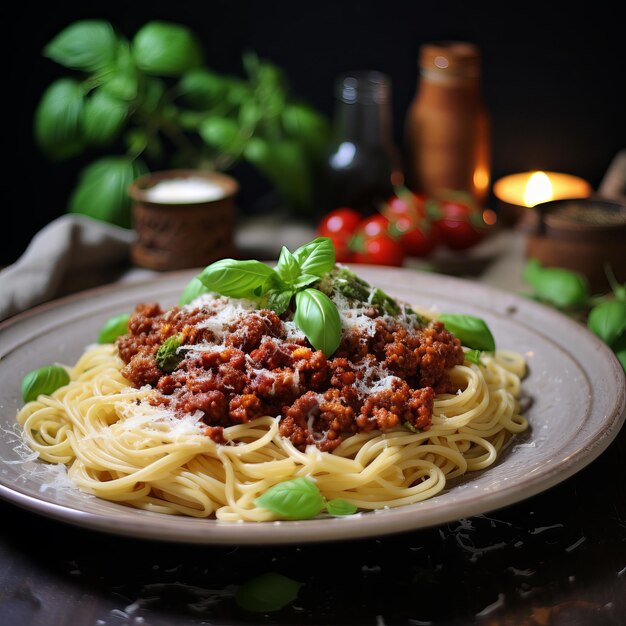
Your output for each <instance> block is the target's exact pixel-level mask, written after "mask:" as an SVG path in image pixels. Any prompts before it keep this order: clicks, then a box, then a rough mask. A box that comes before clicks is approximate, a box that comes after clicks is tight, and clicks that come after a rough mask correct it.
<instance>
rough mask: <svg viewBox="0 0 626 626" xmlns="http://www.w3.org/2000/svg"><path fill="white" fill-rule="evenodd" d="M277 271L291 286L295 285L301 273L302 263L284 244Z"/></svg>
mask: <svg viewBox="0 0 626 626" xmlns="http://www.w3.org/2000/svg"><path fill="white" fill-rule="evenodd" d="M276 273H277V274H278V275H279V276H280V278H281V279H282V280H283V281H284V282H285V283H286V284H287V285H289V286H293V285H294V283H295V281H296V279H297V278H298V275H299V274H300V264H299V263H298V261H296V259H295V257H294V256H293V254H291V252H289V250H288V249H287V248H286V247H285V246H283V247H282V248H281V250H280V255H279V257H278V263H277V264H276Z"/></svg>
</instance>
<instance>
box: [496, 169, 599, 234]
mask: <svg viewBox="0 0 626 626" xmlns="http://www.w3.org/2000/svg"><path fill="white" fill-rule="evenodd" d="M592 191H593V190H592V187H591V185H590V184H589V183H588V182H587V181H586V180H584V179H583V178H579V177H578V176H573V175H571V174H563V173H561V172H542V171H534V172H520V173H519V174H510V175H509V176H504V177H503V178H501V179H500V180H498V181H496V182H495V183H494V186H493V193H494V195H495V196H496V198H497V199H498V200H499V201H500V213H501V216H502V218H503V220H502V221H504V222H505V223H507V222H508V223H515V222H516V221H517V220H518V219H519V218H520V217H521V216H522V213H523V211H524V209H525V208H527V207H533V206H535V205H536V204H540V203H541V202H548V201H550V200H561V199H565V198H568V199H573V198H587V197H588V196H589V195H590V194H591V192H592Z"/></svg>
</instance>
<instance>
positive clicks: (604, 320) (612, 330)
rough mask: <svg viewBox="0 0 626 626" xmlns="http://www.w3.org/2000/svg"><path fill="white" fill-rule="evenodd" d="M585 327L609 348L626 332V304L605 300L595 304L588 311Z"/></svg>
mask: <svg viewBox="0 0 626 626" xmlns="http://www.w3.org/2000/svg"><path fill="white" fill-rule="evenodd" d="M587 327H588V328H589V330H590V331H591V332H592V333H594V334H595V335H597V336H598V337H600V339H602V341H604V343H606V344H607V345H609V346H611V345H612V344H613V342H614V341H615V340H616V339H617V338H618V337H619V336H620V335H621V334H622V333H623V332H624V331H625V330H626V302H622V301H621V300H607V301H606V302H601V303H600V304H597V305H596V306H594V307H593V308H592V309H591V311H589V316H588V318H587Z"/></svg>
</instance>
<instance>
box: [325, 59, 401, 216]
mask: <svg viewBox="0 0 626 626" xmlns="http://www.w3.org/2000/svg"><path fill="white" fill-rule="evenodd" d="M400 161H401V158H400V151H399V149H398V148H397V146H396V144H395V142H394V140H393V129H392V114H391V81H390V79H389V77H388V76H386V75H385V74H383V73H381V72H377V71H373V70H364V71H358V72H351V73H348V74H345V75H342V76H339V77H338V79H337V81H336V83H335V109H334V113H333V133H332V138H331V144H330V147H329V153H328V156H327V158H326V161H325V163H324V172H323V176H322V198H321V201H320V203H321V206H320V208H321V209H322V211H323V212H328V211H330V210H332V209H335V208H338V207H351V208H354V209H356V210H357V211H359V212H360V213H362V214H363V215H370V214H373V213H374V212H376V210H377V209H378V208H379V206H380V204H381V203H383V202H384V201H386V200H387V199H388V198H389V197H390V196H391V194H392V193H393V190H394V185H396V184H400V183H402V182H403V174H402V168H401V164H400Z"/></svg>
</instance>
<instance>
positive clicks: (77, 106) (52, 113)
mask: <svg viewBox="0 0 626 626" xmlns="http://www.w3.org/2000/svg"><path fill="white" fill-rule="evenodd" d="M83 105H84V94H83V89H82V87H81V85H80V83H79V82H78V81H76V80H74V79H73V78H60V79H58V80H55V81H54V82H53V83H52V84H51V85H50V86H49V87H48V88H47V89H46V91H45V92H44V94H43V96H42V97H41V100H40V101H39V104H38V105H37V110H36V111H35V128H34V131H35V140H36V141H37V144H38V146H39V147H40V148H41V149H42V150H43V151H44V152H45V153H46V154H47V155H48V156H49V157H51V158H54V159H56V160H62V159H67V158H69V157H72V156H74V155H76V154H78V153H79V152H80V151H81V150H82V149H83V147H84V144H83V138H82V135H81V129H80V119H81V111H82V108H83Z"/></svg>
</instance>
